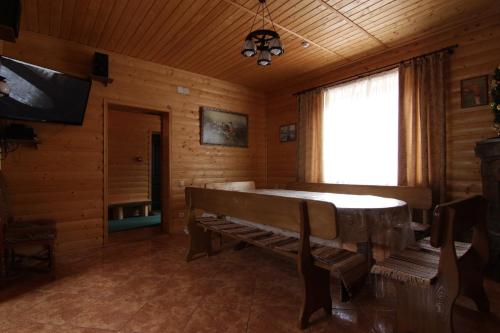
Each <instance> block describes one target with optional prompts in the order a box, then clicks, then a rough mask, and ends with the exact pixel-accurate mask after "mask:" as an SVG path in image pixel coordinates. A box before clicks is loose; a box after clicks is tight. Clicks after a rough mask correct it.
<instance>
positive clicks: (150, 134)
mask: <svg viewBox="0 0 500 333" xmlns="http://www.w3.org/2000/svg"><path fill="white" fill-rule="evenodd" d="M161 132H162V131H161V129H160V131H152V130H149V133H148V135H149V140H148V141H149V159H150V161H151V164H152V162H153V135H156V134H159V135H160V154H161ZM161 163H162V160H161V155H160V168H161ZM149 169H150V172H149V175H150V177H149V180H148V181H149V195H150V196H151V211H153V177H152V172H151V171H152V170H151V169H152V168H151V165H150V168H149ZM160 182H161V175H160ZM160 186H161V185H160ZM160 190H161V189H160ZM161 204H162V203H161V194H160V206H161Z"/></svg>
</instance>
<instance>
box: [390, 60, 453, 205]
mask: <svg viewBox="0 0 500 333" xmlns="http://www.w3.org/2000/svg"><path fill="white" fill-rule="evenodd" d="M447 57H448V56H447V53H445V52H440V53H435V54H432V55H429V56H425V57H422V58H418V59H414V60H412V61H410V62H408V63H404V64H401V65H400V68H399V75H400V92H399V93H400V98H399V103H400V111H399V136H400V137H399V185H406V186H426V187H430V188H431V189H432V192H433V198H434V199H433V200H434V201H435V202H436V203H437V202H444V201H446V114H445V92H444V91H445V70H446V63H447Z"/></svg>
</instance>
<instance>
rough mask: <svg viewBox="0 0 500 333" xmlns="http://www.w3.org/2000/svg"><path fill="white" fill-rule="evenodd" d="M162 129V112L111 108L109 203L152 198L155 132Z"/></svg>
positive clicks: (109, 116) (109, 121) (109, 120)
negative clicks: (141, 111)
mask: <svg viewBox="0 0 500 333" xmlns="http://www.w3.org/2000/svg"><path fill="white" fill-rule="evenodd" d="M160 131H161V118H160V116H157V115H151V114H143V113H133V112H123V111H115V110H113V109H112V108H110V109H109V111H108V203H109V204H111V203H113V202H120V201H131V200H147V199H150V200H151V186H150V184H151V135H152V133H155V132H156V133H159V132H160ZM138 158H139V159H141V161H138V160H137V159H138Z"/></svg>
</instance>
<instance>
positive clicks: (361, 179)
mask: <svg viewBox="0 0 500 333" xmlns="http://www.w3.org/2000/svg"><path fill="white" fill-rule="evenodd" d="M398 77H399V76H398V69H394V70H390V71H386V72H383V73H379V74H375V75H372V76H369V77H367V78H362V79H358V80H356V81H352V82H349V83H345V84H342V85H339V86H335V87H333V88H330V89H328V90H327V91H326V93H325V101H324V114H323V117H324V118H323V152H324V153H323V175H324V181H325V182H327V183H337V184H365V185H397V182H398V105H399V104H398V103H399V82H398Z"/></svg>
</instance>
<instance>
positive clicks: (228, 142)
mask: <svg viewBox="0 0 500 333" xmlns="http://www.w3.org/2000/svg"><path fill="white" fill-rule="evenodd" d="M200 143H201V144H203V145H219V146H229V147H248V115H246V114H241V113H234V112H228V111H224V110H219V109H215V108H211V107H205V106H204V107H201V109H200Z"/></svg>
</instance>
